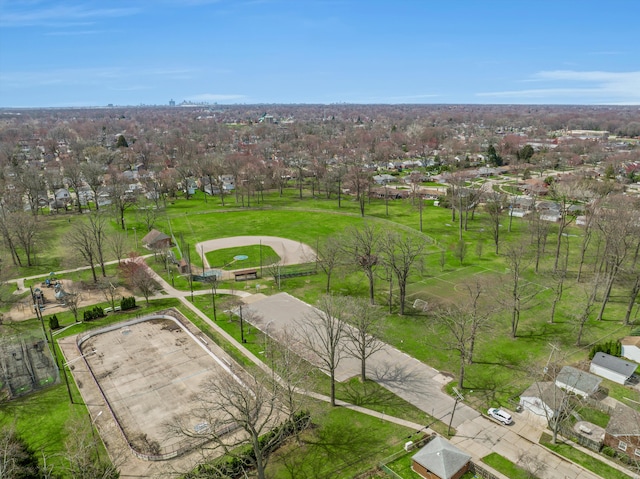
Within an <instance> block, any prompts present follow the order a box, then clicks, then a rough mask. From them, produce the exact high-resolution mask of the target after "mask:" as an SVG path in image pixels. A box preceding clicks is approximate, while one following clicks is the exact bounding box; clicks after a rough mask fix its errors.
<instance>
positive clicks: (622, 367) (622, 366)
mask: <svg viewBox="0 0 640 479" xmlns="http://www.w3.org/2000/svg"><path fill="white" fill-rule="evenodd" d="M591 363H592V364H595V365H596V366H600V367H603V368H606V369H608V370H609V371H614V372H616V373H618V374H623V375H625V377H627V378H630V377H631V375H632V374H633V373H634V371H635V370H636V368H637V367H638V365H637V364H635V363H632V362H631V361H629V360H627V359H621V358H616V357H615V356H611V355H610V354H607V353H603V352H598V353H596V354H595V356H594V357H593V359H592V360H591Z"/></svg>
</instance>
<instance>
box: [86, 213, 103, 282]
mask: <svg viewBox="0 0 640 479" xmlns="http://www.w3.org/2000/svg"><path fill="white" fill-rule="evenodd" d="M87 219H88V223H87V225H88V226H89V228H90V230H91V235H92V236H93V244H94V246H95V252H96V259H97V260H98V263H99V264H100V269H101V270H102V277H103V278H106V277H107V271H106V269H105V266H104V262H105V261H104V256H105V247H106V243H107V220H106V218H105V217H104V215H103V214H102V213H100V212H98V211H96V212H94V213H91V214H89V215H87Z"/></svg>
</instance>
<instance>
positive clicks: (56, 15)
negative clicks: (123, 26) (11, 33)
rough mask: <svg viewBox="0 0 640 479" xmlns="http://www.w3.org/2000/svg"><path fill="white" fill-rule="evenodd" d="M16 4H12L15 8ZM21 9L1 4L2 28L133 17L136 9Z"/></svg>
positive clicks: (84, 6) (78, 6) (75, 6)
mask: <svg viewBox="0 0 640 479" xmlns="http://www.w3.org/2000/svg"><path fill="white" fill-rule="evenodd" d="M15 5H16V4H14V6H15ZM20 6H21V7H23V8H22V9H15V8H14V9H13V10H11V9H9V8H7V7H8V5H7V4H6V3H5V2H3V8H2V13H0V25H2V26H3V27H24V26H35V25H48V26H57V27H59V26H61V25H72V24H77V23H78V22H81V23H82V24H87V22H90V21H94V20H98V19H101V18H113V17H124V16H129V15H134V14H136V13H138V12H139V11H140V10H139V9H138V8H94V7H93V6H90V5H51V6H41V5H38V4H32V5H29V4H26V5H25V4H22V5H20ZM25 6H26V7H27V8H24V7H25Z"/></svg>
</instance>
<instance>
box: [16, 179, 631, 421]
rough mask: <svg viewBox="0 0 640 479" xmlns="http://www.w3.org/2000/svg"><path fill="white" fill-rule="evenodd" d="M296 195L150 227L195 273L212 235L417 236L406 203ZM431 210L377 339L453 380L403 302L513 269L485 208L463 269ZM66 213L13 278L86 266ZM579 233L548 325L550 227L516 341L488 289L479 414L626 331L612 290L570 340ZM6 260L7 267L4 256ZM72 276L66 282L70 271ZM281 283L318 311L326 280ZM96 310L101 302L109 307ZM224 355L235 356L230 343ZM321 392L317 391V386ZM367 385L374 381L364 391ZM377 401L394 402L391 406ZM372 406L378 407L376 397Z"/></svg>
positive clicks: (196, 212)
mask: <svg viewBox="0 0 640 479" xmlns="http://www.w3.org/2000/svg"><path fill="white" fill-rule="evenodd" d="M303 196H304V198H303V199H300V198H298V192H297V190H294V189H289V190H285V192H284V195H282V196H280V195H279V194H278V193H277V192H265V194H264V200H262V199H261V200H260V201H255V199H252V203H251V205H252V208H251V209H250V208H247V207H243V206H242V204H241V203H237V202H236V199H235V197H234V195H230V196H227V197H225V206H224V207H222V206H221V204H220V201H219V198H208V200H207V201H206V202H205V201H203V196H202V193H200V192H198V193H197V194H196V195H195V196H194V197H193V198H191V199H190V200H185V199H183V198H178V199H176V200H175V201H173V203H172V204H171V205H170V206H168V208H167V209H166V210H164V211H163V212H162V215H161V216H160V217H159V218H158V220H157V222H156V224H155V226H154V227H155V228H156V229H159V230H160V231H165V232H169V231H171V232H173V234H174V236H175V238H176V239H177V241H178V242H179V243H180V245H179V248H176V249H175V251H176V256H177V257H180V251H182V252H184V251H183V249H184V248H185V247H189V248H191V258H192V259H193V263H194V268H195V269H196V271H197V270H198V268H200V267H202V265H201V263H199V262H200V260H199V254H198V252H197V251H195V246H194V245H195V244H196V243H198V242H200V241H204V240H208V239H214V238H221V237H230V236H236V235H261V234H269V235H270V236H282V237H286V238H290V239H293V240H295V241H300V242H304V243H306V244H308V245H310V246H312V247H315V246H316V245H317V244H318V243H319V242H322V241H323V240H324V239H326V238H328V237H335V236H338V235H341V234H343V233H344V232H345V231H346V230H347V229H348V228H350V227H353V226H361V225H363V224H364V223H371V224H376V225H379V226H380V228H381V229H383V230H389V229H392V230H404V231H407V230H411V231H414V232H416V233H418V229H419V218H418V212H417V210H416V209H415V208H413V207H412V205H411V202H410V201H404V200H396V201H390V202H389V204H388V211H389V214H388V215H387V205H385V202H384V201H381V200H372V201H371V202H370V203H368V204H367V205H366V211H365V214H366V217H365V218H361V217H360V213H359V209H358V204H357V202H355V201H353V200H352V199H351V198H348V197H343V198H342V201H341V207H340V208H338V202H337V198H331V199H329V200H327V199H324V198H322V197H315V198H311V195H310V192H309V191H306V190H305V191H303ZM427 205H428V206H425V208H424V212H423V234H424V235H425V237H426V238H427V239H428V240H429V241H430V246H429V248H428V251H427V254H426V255H425V256H424V258H423V259H424V266H423V267H422V268H421V269H419V270H417V271H414V272H413V273H412V274H411V276H410V282H409V285H408V296H407V299H408V301H407V303H408V307H407V314H406V315H405V316H403V317H400V316H398V315H397V314H395V313H396V311H397V305H396V304H392V305H391V310H392V313H391V314H388V316H387V317H386V328H385V331H384V332H383V335H382V336H383V339H384V340H385V341H387V342H388V343H389V344H391V345H393V346H395V347H397V348H399V349H401V350H403V351H405V352H407V353H408V354H410V355H412V356H414V357H416V358H418V359H420V360H422V361H424V362H425V363H427V364H429V365H431V366H433V367H435V368H437V369H439V370H442V371H447V372H452V373H454V374H456V373H457V371H458V368H459V357H458V354H457V353H456V352H455V351H452V350H450V349H447V348H446V345H445V341H443V339H444V338H445V336H444V334H445V332H444V330H437V329H436V330H435V331H434V329H433V328H431V327H430V323H431V321H430V317H431V316H430V312H429V311H426V312H424V311H417V310H413V308H411V307H410V305H411V304H413V301H414V300H415V299H417V298H419V299H423V300H425V301H427V302H428V303H429V304H431V305H433V304H436V303H438V302H441V301H448V300H451V299H457V298H459V296H460V288H459V285H460V283H461V282H462V281H464V280H466V279H468V278H485V279H486V280H487V281H488V282H489V283H490V284H492V285H495V286H506V285H507V281H508V278H509V275H508V269H507V268H508V264H507V262H506V261H505V257H504V255H503V254H496V253H495V245H494V244H493V240H492V238H491V236H490V224H489V220H488V217H487V215H486V214H485V213H484V212H483V211H482V210H480V209H479V210H478V211H476V212H475V217H474V219H470V221H469V225H468V229H467V230H465V231H463V237H464V241H465V243H466V244H467V254H466V256H465V257H464V259H463V261H462V262H460V261H459V259H458V258H456V257H455V254H454V252H455V249H454V248H455V245H456V244H457V243H458V235H459V229H458V223H457V221H455V220H453V219H452V217H451V211H450V210H446V209H443V208H438V207H434V206H432V203H430V202H427ZM245 206H246V205H245ZM68 216H69V218H67V216H66V215H61V216H60V217H55V216H51V217H42V218H40V221H42V222H43V223H44V224H46V231H47V237H46V240H45V241H44V243H43V245H44V247H42V246H41V248H42V251H43V252H40V253H38V256H37V265H36V266H34V267H30V268H22V269H20V272H19V274H14V273H16V270H15V268H12V267H10V268H8V269H9V271H8V274H11V275H12V276H22V275H28V274H48V272H49V271H59V270H60V269H62V268H65V267H76V266H82V265H83V260H82V258H80V257H79V256H78V255H77V254H71V252H70V251H69V249H68V248H67V247H66V246H65V242H64V241H63V240H62V238H63V237H64V235H65V233H66V232H67V231H68V229H69V228H71V227H73V224H74V222H76V221H79V217H77V216H73V215H68ZM126 222H127V225H128V228H129V229H130V230H131V229H132V228H134V227H135V228H136V229H137V231H138V232H140V233H142V232H143V231H145V226H144V224H143V223H142V222H141V221H140V218H138V217H136V214H135V212H134V211H133V210H132V211H128V212H127V213H126ZM109 225H110V231H111V232H116V231H119V229H118V227H117V225H116V224H115V223H114V222H110V223H109ZM510 229H511V231H509V221H508V218H506V217H505V218H503V221H502V227H501V241H500V252H501V253H503V252H504V251H505V250H506V248H507V247H508V245H510V244H518V243H519V242H521V241H522V240H523V238H527V237H528V236H527V235H528V232H527V222H526V220H520V219H517V218H515V219H514V220H513V223H512V224H511V228H510ZM132 232H133V231H132V230H131V231H129V235H128V238H127V241H128V247H129V248H130V249H132V250H133V249H136V247H137V246H138V245H136V244H135V241H134V238H132V236H134V235H132V234H131V233H132ZM581 235H582V231H581V230H580V229H578V228H575V227H570V228H569V229H568V231H567V236H566V237H564V239H563V241H568V242H569V243H570V246H571V249H570V258H569V264H570V265H571V266H570V268H569V272H568V276H567V278H568V279H567V281H566V284H565V290H564V293H563V298H562V300H561V301H560V302H559V304H558V307H557V312H556V317H555V320H554V322H553V323H551V322H550V314H549V312H550V306H551V301H552V299H553V291H552V288H551V286H553V284H554V281H555V279H554V276H553V275H552V271H553V262H554V250H555V244H556V243H555V241H556V237H557V227H556V226H555V225H552V226H551V229H550V233H549V237H548V243H547V247H546V252H545V254H544V255H543V257H542V259H541V262H540V267H539V272H538V273H536V272H535V271H533V266H532V262H529V263H528V264H527V266H528V269H527V271H526V272H525V273H524V274H523V280H525V281H526V282H528V283H529V284H530V285H531V288H532V291H535V292H536V295H535V296H534V297H533V299H532V300H531V301H529V302H527V303H526V304H525V305H523V308H522V312H521V320H520V325H519V328H518V334H517V336H516V338H511V337H510V335H509V329H510V314H509V313H510V312H509V310H508V308H505V307H504V298H503V297H502V296H501V294H502V293H503V292H504V291H503V290H504V289H505V288H498V291H497V292H493V293H491V296H489V297H488V299H489V301H490V302H492V303H493V304H494V306H496V311H495V312H494V313H493V314H492V319H491V322H490V324H489V326H488V327H487V329H486V330H484V331H481V333H480V336H479V338H478V341H477V344H476V350H475V354H474V363H473V364H471V365H468V366H467V375H466V378H465V383H464V394H465V398H466V401H467V402H469V403H470V404H472V405H473V406H474V407H477V408H478V409H484V408H486V407H488V406H489V405H499V404H503V405H508V404H509V400H510V399H511V398H513V397H516V396H517V395H518V394H519V393H520V392H522V391H523V390H524V389H525V388H526V387H527V386H528V385H529V384H530V383H531V381H532V371H534V370H535V371H538V370H539V369H540V370H541V366H540V365H544V364H545V363H547V361H549V359H550V353H551V349H550V347H549V343H552V344H554V347H558V348H560V352H559V353H556V355H555V356H554V357H553V359H554V360H558V361H560V362H562V363H564V364H578V363H580V362H582V361H584V360H585V358H586V357H587V353H588V349H589V346H590V345H591V344H593V343H596V342H599V341H603V340H609V339H611V338H616V337H621V336H624V335H626V334H628V333H629V331H630V330H631V327H630V326H622V325H621V323H620V318H621V317H622V315H623V314H624V311H625V309H626V301H627V299H626V298H627V295H628V292H627V291H626V290H624V289H622V288H620V287H619V286H618V285H615V286H614V290H613V294H612V299H611V302H610V303H609V305H608V306H607V309H606V310H605V315H604V319H603V321H595V320H593V319H590V320H589V321H588V322H587V323H586V327H585V332H584V336H583V338H582V341H581V344H579V345H576V344H575V341H576V324H575V317H576V315H577V314H578V313H579V312H580V310H581V308H583V306H584V302H585V298H586V294H585V291H586V287H587V286H588V285H589V284H590V281H591V279H592V277H593V264H592V263H593V261H592V258H591V257H590V256H589V255H587V257H588V259H589V261H588V264H587V266H586V267H585V273H586V279H585V281H584V282H583V283H580V284H578V283H576V281H575V277H576V274H577V262H578V245H579V243H580V242H581V241H582V236H581ZM478 245H481V247H478ZM242 250H243V251H242V252H235V253H234V252H229V254H232V256H231V258H233V256H235V255H237V254H247V256H249V257H250V259H251V258H252V257H255V256H256V253H255V252H254V253H251V254H248V253H246V251H247V248H242ZM44 251H46V254H45V253H44ZM141 252H142V251H141ZM224 254H227V253H224ZM258 256H259V252H258ZM109 259H113V258H109ZM442 259H444V262H442ZM210 261H211V258H210ZM226 262H228V259H224V258H222V259H221V260H219V261H218V260H216V261H215V262H212V264H226ZM5 264H8V261H7V262H5ZM149 264H150V266H151V267H152V268H154V269H155V270H156V271H157V272H159V273H160V274H161V275H162V276H163V277H164V278H165V279H166V280H167V281H168V282H169V283H173V284H174V285H175V287H177V288H179V289H182V290H189V288H190V287H193V288H194V289H196V290H198V289H210V287H211V286H210V285H209V284H206V283H202V284H201V283H198V282H194V283H193V284H192V285H190V284H189V281H188V280H187V279H186V278H185V277H182V276H179V275H177V274H176V272H175V269H173V270H172V271H165V270H164V264H163V261H154V260H153V259H152V260H150V261H149ZM247 264H248V263H247ZM244 266H245V264H244V263H243V267H244ZM109 273H110V274H115V267H111V268H110V269H109ZM88 275H90V273H88V272H87V271H84V272H82V273H79V274H78V275H77V276H73V278H74V279H75V278H77V279H78V280H86V279H88V278H89V277H90V276H88ZM68 277H69V278H72V276H71V275H69V276H68ZM256 284H260V285H261V286H265V288H264V289H261V292H266V293H267V294H272V293H275V292H277V291H278V289H277V287H276V286H275V284H274V282H273V281H271V280H269V279H266V278H261V279H260V280H259V281H252V282H247V283H242V284H241V285H239V284H237V283H233V282H228V283H218V285H217V287H218V288H219V289H223V288H238V287H243V288H244V287H245V286H247V287H248V288H249V290H251V291H253V290H254V287H255V285H256ZM391 286H392V292H393V296H394V298H397V284H392V285H391ZM281 288H282V290H283V291H287V292H289V293H290V294H293V295H294V296H297V297H299V298H301V299H303V300H305V301H307V302H309V303H311V304H313V303H315V302H316V301H317V299H318V298H319V297H320V295H321V294H323V293H324V291H325V288H326V276H325V275H324V274H322V273H319V274H316V275H312V276H303V277H296V278H287V279H284V280H283V281H282V284H281ZM330 291H331V292H332V293H333V294H350V295H357V296H366V295H367V283H366V280H365V278H364V276H363V274H362V273H361V272H359V271H357V270H353V269H343V270H341V271H339V272H338V274H336V275H334V276H333V277H332V281H331V285H330ZM388 298H389V283H388V281H386V280H385V272H384V271H383V270H382V268H378V270H377V276H376V285H375V300H376V303H377V304H379V305H381V306H383V307H384V308H385V310H388V309H389V304H388ZM195 303H196V305H198V306H199V307H202V308H203V310H205V312H206V313H207V314H209V315H210V316H212V306H211V304H210V303H211V296H210V295H205V296H202V297H196V298H195ZM157 304H160V303H157ZM161 304H163V305H164V306H163V307H168V306H169V305H175V304H177V301H175V300H169V299H167V300H166V301H165V302H162V303H161ZM103 305H105V306H106V303H104V304H103ZM598 306H599V305H598ZM153 307H155V306H153ZM207 308H208V310H207ZM219 308H220V309H219V311H221V310H223V309H224V308H225V306H224V299H223V298H220V305H219ZM181 309H182V310H183V311H185V314H187V315H188V316H189V317H190V318H191V319H192V320H194V322H196V324H198V325H199V326H201V327H203V324H202V321H201V320H199V319H197V318H196V317H195V315H193V314H190V312H188V310H184V308H181ZM125 317H126V316H125V315H124V313H121V315H113V316H111V315H110V316H109V317H108V318H105V319H104V320H99V321H96V322H94V323H92V324H90V325H83V324H79V325H77V326H74V327H73V328H72V329H71V330H70V331H69V332H68V334H72V333H75V332H78V331H81V330H83V329H84V328H86V327H94V326H99V325H103V324H106V323H107V322H109V321H115V320H119V319H123V318H125ZM58 318H59V319H60V320H61V323H62V324H70V323H73V319H72V318H71V316H70V314H68V313H62V314H60V315H58ZM219 319H220V320H219V324H220V325H221V326H222V327H223V328H224V329H225V330H227V331H228V332H229V333H231V334H232V335H234V337H236V338H239V327H238V325H237V324H236V323H235V322H234V321H231V322H229V320H228V318H225V317H224V316H223V315H222V316H221V317H220V318H219ZM46 320H47V318H46V317H45V321H46ZM33 324H35V327H39V325H38V324H37V323H29V322H25V323H24V324H11V326H10V327H14V328H17V329H22V328H29V327H33ZM203 329H204V328H203ZM246 333H247V335H246V339H247V341H248V344H247V347H249V348H250V349H251V350H252V351H254V353H255V354H259V353H260V351H261V350H262V349H263V348H262V349H261V344H260V342H261V341H262V339H261V336H260V335H259V333H258V332H256V331H253V330H252V329H251V328H248V329H247V331H246ZM65 334H67V333H65ZM207 334H209V335H211V336H215V333H213V332H211V331H208V332H207ZM215 340H216V341H220V343H221V344H224V341H222V340H221V339H220V338H215ZM227 347H228V346H227ZM230 349H231V350H233V348H230ZM233 354H234V357H235V358H236V359H237V360H239V361H244V360H243V358H242V357H241V356H240V354H239V353H238V352H237V351H235V352H234V353H233ZM324 387H325V386H321V388H324ZM349 387H350V386H349ZM367 387H369V386H368V385H367ZM607 387H609V386H607ZM609 389H610V394H611V396H612V397H616V398H618V399H621V398H624V397H628V398H631V399H633V400H638V399H640V398H639V395H638V393H637V392H634V391H632V390H630V389H628V388H625V387H623V386H620V387H618V386H616V385H611V386H610V387H609ZM339 394H341V395H342V394H344V396H342V397H345V398H349V397H350V398H351V399H352V400H354V401H363V402H366V401H367V399H366V397H364V396H367V395H370V396H373V397H379V396H380V394H381V392H380V391H376V390H375V389H374V388H371V389H361V390H356V391H355V392H354V391H352V390H349V389H348V388H347V390H343V391H341V392H340V393H339ZM384 401H387V402H389V400H388V399H385V400H384ZM373 402H374V403H375V401H373ZM367 407H372V408H375V407H378V406H377V405H376V404H371V405H370V406H367ZM384 407H385V411H389V409H386V408H388V407H389V406H388V405H384ZM397 414H407V415H409V414H411V413H410V412H408V411H407V412H405V411H403V410H401V409H399V410H398V411H397ZM418 419H420V418H419V417H418V418H416V419H415V420H416V421H417V422H419V423H420V421H419V420H418Z"/></svg>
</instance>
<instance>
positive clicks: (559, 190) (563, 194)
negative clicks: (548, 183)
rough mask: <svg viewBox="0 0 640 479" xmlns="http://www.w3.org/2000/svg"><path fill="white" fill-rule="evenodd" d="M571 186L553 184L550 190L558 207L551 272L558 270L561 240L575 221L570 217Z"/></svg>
mask: <svg viewBox="0 0 640 479" xmlns="http://www.w3.org/2000/svg"><path fill="white" fill-rule="evenodd" d="M572 186H573V185H567V184H560V183H557V182H556V183H553V184H552V187H551V189H550V193H551V197H552V198H553V199H554V200H555V201H556V203H557V204H558V206H559V207H560V211H559V212H560V222H559V223H558V233H557V235H556V252H555V260H554V263H553V271H554V272H556V271H557V270H558V264H559V262H560V252H561V250H562V239H563V237H564V235H565V232H566V230H567V228H568V227H569V225H570V224H571V223H572V222H573V221H574V220H575V217H573V216H571V215H570V210H569V208H570V207H571V202H570V196H569V195H570V192H571V188H572Z"/></svg>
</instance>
